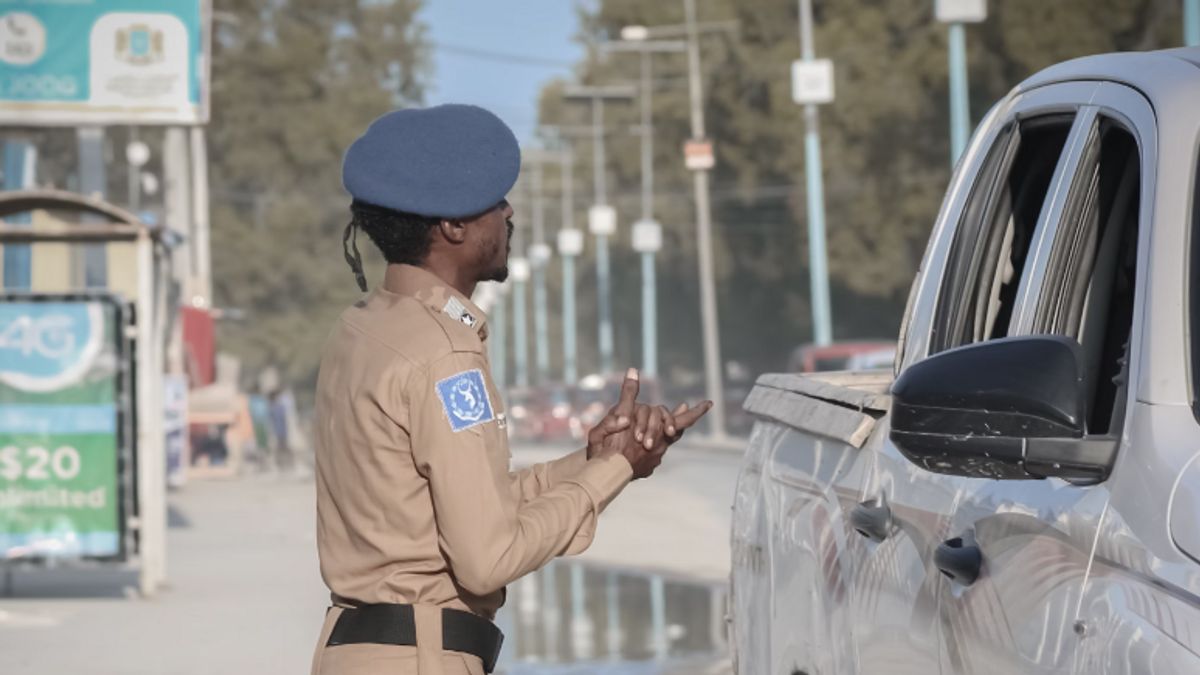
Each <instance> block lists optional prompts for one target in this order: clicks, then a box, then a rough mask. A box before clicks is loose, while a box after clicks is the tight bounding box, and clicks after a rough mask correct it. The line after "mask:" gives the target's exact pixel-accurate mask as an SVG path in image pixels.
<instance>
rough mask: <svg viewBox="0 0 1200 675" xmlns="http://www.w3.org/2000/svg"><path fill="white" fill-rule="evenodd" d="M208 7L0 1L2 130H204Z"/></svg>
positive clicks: (122, 0)
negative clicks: (165, 126)
mask: <svg viewBox="0 0 1200 675" xmlns="http://www.w3.org/2000/svg"><path fill="white" fill-rule="evenodd" d="M207 7H208V3H207V2H203V1H202V0H72V1H70V2H64V1H63V0H0V124H6V125H9V126H51V125H68V126H75V125H91V124H96V125H105V124H203V123H204V122H207V120H208V92H207V89H208V86H207V80H208V72H207V71H208V54H207V52H208V26H207V25H206V24H205V21H206V19H207V15H208V11H207Z"/></svg>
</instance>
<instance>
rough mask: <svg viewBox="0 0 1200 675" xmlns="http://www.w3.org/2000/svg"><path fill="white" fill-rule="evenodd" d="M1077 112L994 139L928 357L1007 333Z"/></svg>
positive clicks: (966, 212)
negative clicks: (1035, 238)
mask: <svg viewBox="0 0 1200 675" xmlns="http://www.w3.org/2000/svg"><path fill="white" fill-rule="evenodd" d="M1074 119H1075V115H1074V113H1068V114H1062V113H1060V114H1053V115H1043V116H1038V117H1031V118H1028V119H1024V120H1020V121H1014V122H1011V123H1009V125H1008V126H1007V127H1006V128H1005V129H1003V130H1002V132H1001V133H1000V134H998V135H997V137H996V141H995V142H994V143H993V145H992V147H991V149H990V150H989V151H988V156H987V158H986V160H985V161H984V163H983V165H982V166H981V168H980V170H979V173H978V175H977V176H976V180H975V183H974V184H973V185H972V187H971V192H970V195H969V196H968V198H967V202H966V204H965V205H964V207H963V211H962V216H961V220H960V221H959V223H958V226H957V227H956V229H955V238H954V242H953V244H952V246H951V249H950V256H949V259H948V262H947V267H946V271H945V275H944V277H943V279H942V288H941V291H940V293H939V295H938V305H937V310H936V313H935V317H934V321H933V329H932V331H933V332H932V335H931V343H930V353H931V354H934V353H937V352H940V351H944V350H946V349H951V348H954V347H959V346H962V345H966V344H971V343H974V342H980V341H983V340H990V339H993V338H997V337H1004V336H1005V335H1007V334H1008V326H1009V321H1010V320H1011V318H1012V313H1013V306H1014V304H1015V300H1016V296H1017V291H1018V289H1019V288H1020V285H1021V277H1022V273H1023V272H1024V270H1025V263H1026V262H1027V260H1028V259H1029V254H1030V245H1031V243H1032V241H1033V236H1034V232H1035V230H1036V229H1037V224H1038V219H1039V217H1040V215H1041V213H1042V207H1043V206H1044V204H1045V201H1046V195H1047V193H1048V191H1049V189H1050V185H1051V183H1052V181H1053V178H1054V172H1055V168H1056V167H1057V166H1058V162H1059V158H1060V156H1061V155H1062V153H1063V148H1064V147H1065V146H1066V143H1067V138H1068V136H1069V135H1070V133H1071V125H1072V124H1073V122H1074Z"/></svg>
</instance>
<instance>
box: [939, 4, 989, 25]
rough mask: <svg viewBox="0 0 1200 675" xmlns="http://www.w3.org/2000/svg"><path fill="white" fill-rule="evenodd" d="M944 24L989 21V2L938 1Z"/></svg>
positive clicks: (940, 17)
mask: <svg viewBox="0 0 1200 675" xmlns="http://www.w3.org/2000/svg"><path fill="white" fill-rule="evenodd" d="M935 11H936V13H937V20H938V21H941V22H942V23H979V22H981V21H984V20H986V19H987V0H936V5H935Z"/></svg>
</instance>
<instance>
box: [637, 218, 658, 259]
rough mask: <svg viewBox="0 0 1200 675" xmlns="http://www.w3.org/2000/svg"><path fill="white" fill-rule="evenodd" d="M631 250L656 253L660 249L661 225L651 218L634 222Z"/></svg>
mask: <svg viewBox="0 0 1200 675" xmlns="http://www.w3.org/2000/svg"><path fill="white" fill-rule="evenodd" d="M633 250H635V251H637V252H638V253H657V252H659V251H660V250H662V225H659V224H658V223H656V222H654V221H653V220H639V221H637V222H636V223H634V224H633Z"/></svg>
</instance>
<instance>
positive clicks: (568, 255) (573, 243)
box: [558, 143, 583, 387]
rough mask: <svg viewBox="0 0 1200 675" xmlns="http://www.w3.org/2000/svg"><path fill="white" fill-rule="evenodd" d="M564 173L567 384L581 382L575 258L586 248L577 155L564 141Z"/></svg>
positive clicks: (561, 245)
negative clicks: (578, 218)
mask: <svg viewBox="0 0 1200 675" xmlns="http://www.w3.org/2000/svg"><path fill="white" fill-rule="evenodd" d="M559 159H560V160H561V162H562V163H561V164H560V168H559V171H560V174H561V178H560V181H561V184H562V223H561V225H560V227H559V231H558V253H559V255H561V256H562V303H563V308H562V332H563V384H566V385H567V386H568V387H574V386H575V384H576V383H577V382H579V369H578V365H577V362H576V357H575V353H576V352H575V321H576V319H575V258H576V257H577V256H578V255H579V254H580V253H582V252H583V232H581V231H579V230H577V229H575V168H574V167H575V158H574V156H573V155H572V154H571V148H570V146H568V145H567V144H566V143H564V144H563V148H562V154H561V155H559Z"/></svg>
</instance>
